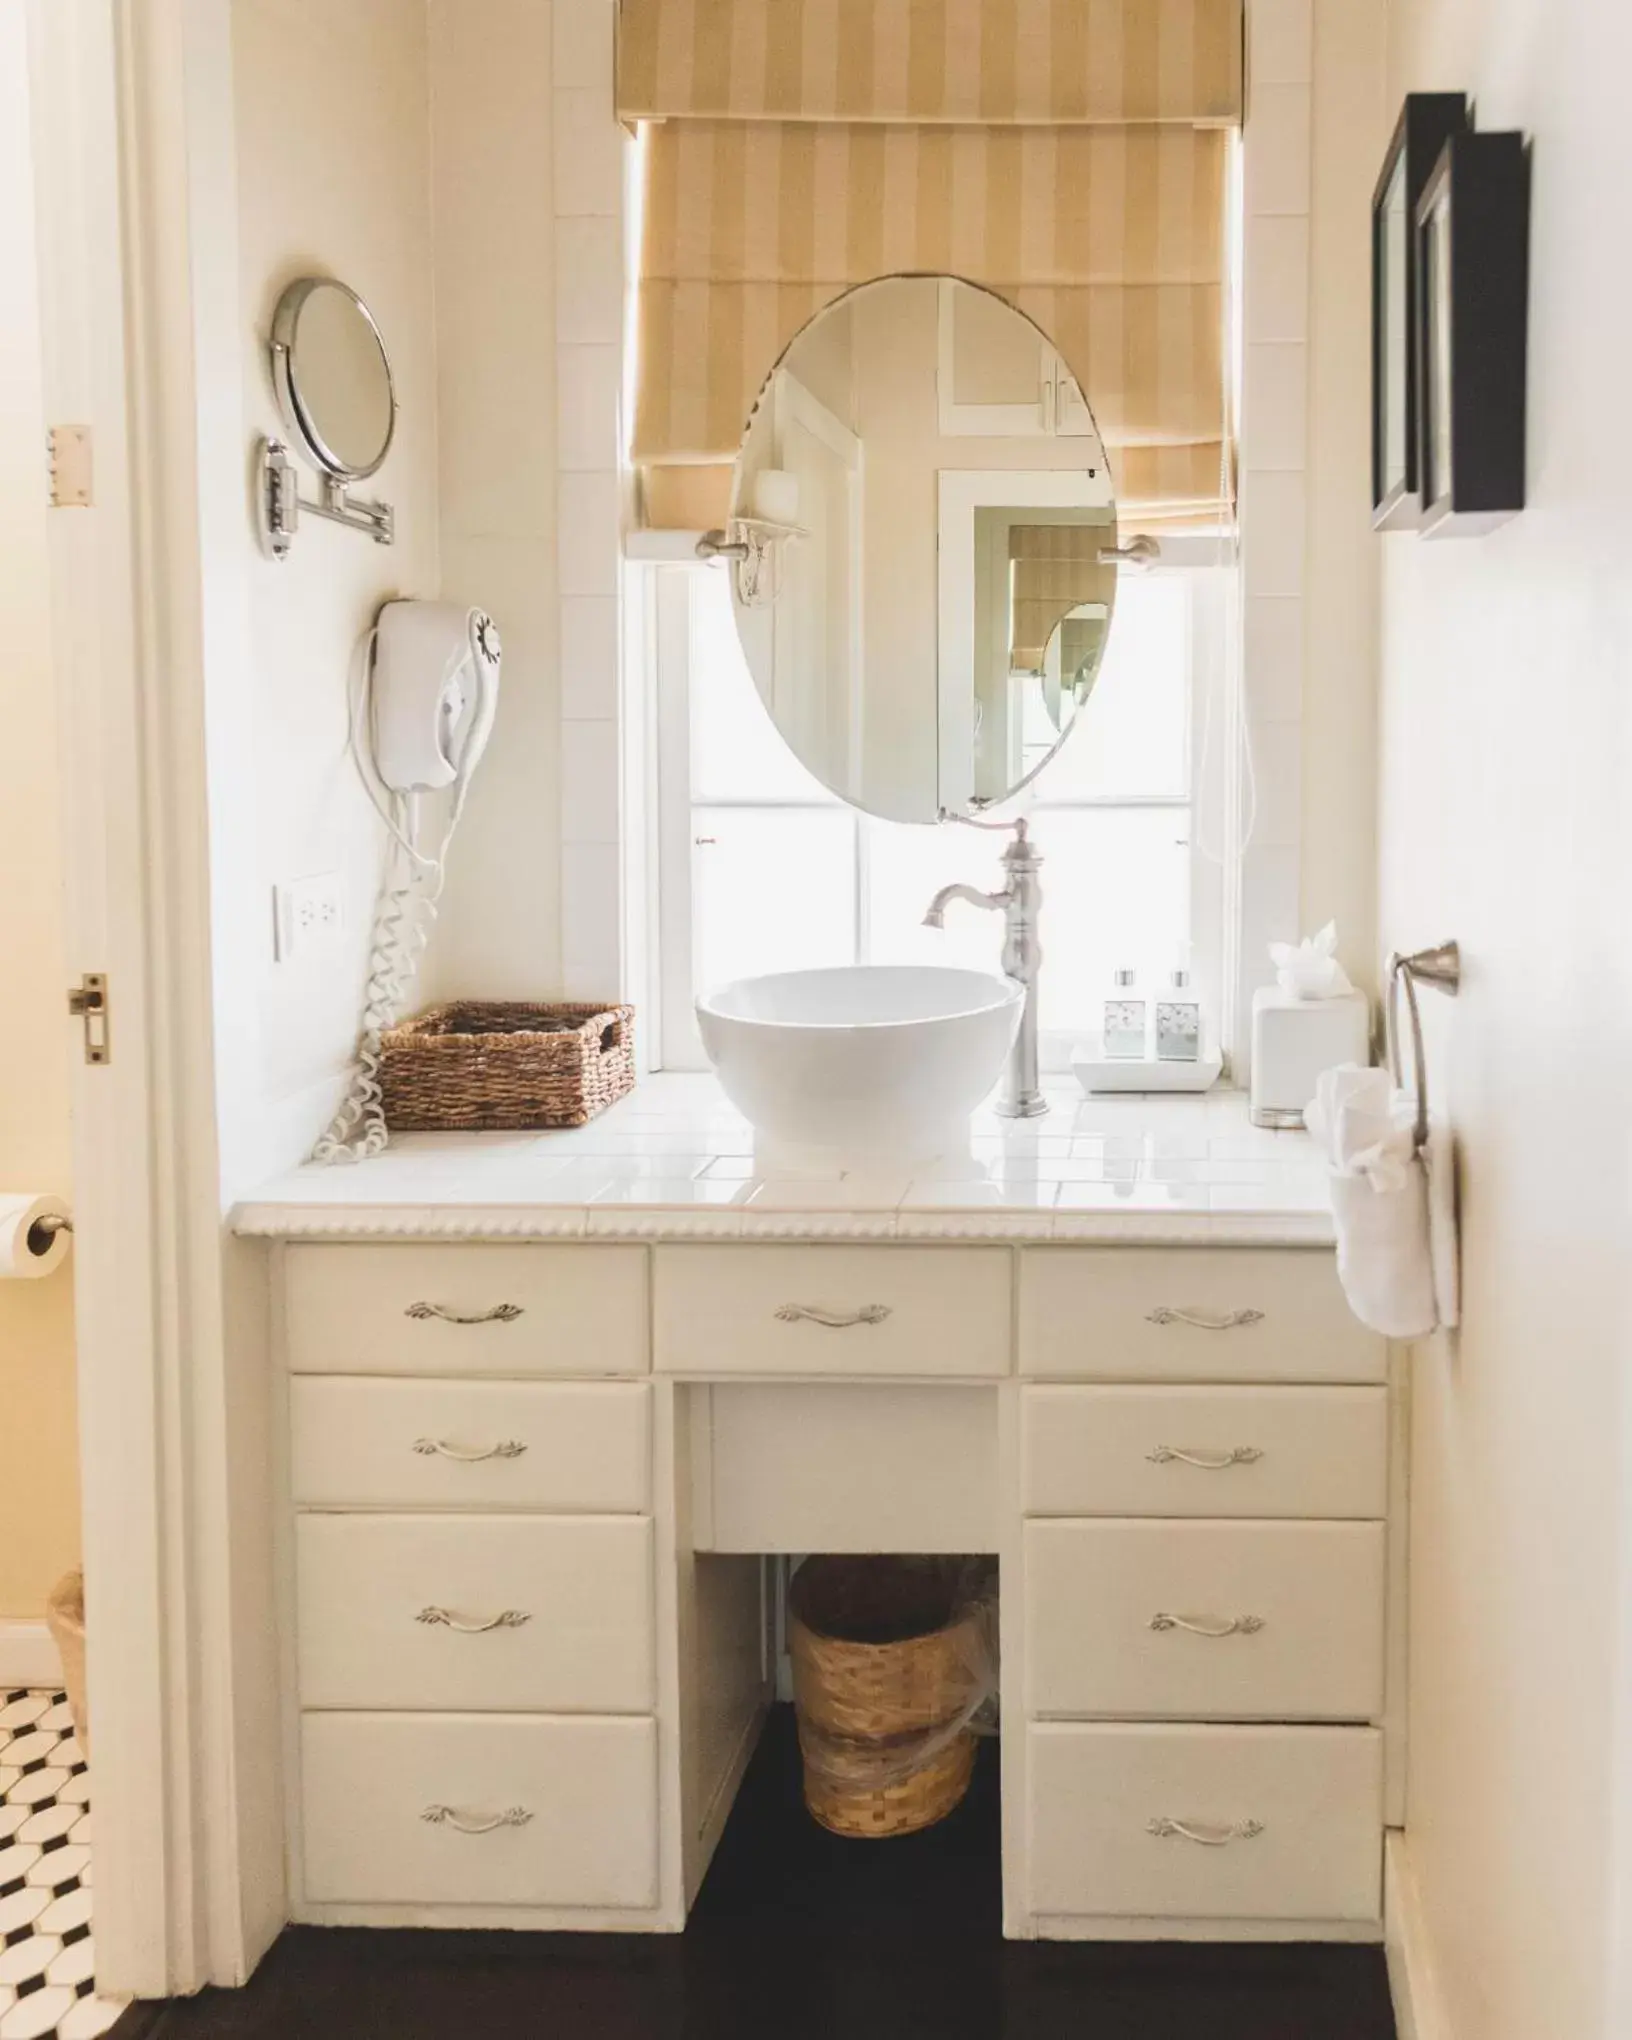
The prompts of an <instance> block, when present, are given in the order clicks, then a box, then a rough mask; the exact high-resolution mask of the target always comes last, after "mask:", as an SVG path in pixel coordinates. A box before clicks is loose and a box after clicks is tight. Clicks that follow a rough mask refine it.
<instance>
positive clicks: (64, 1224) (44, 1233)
mask: <svg viewBox="0 0 1632 2040" xmlns="http://www.w3.org/2000/svg"><path fill="white" fill-rule="evenodd" d="M73 1229H74V1221H73V1220H72V1219H71V1218H70V1217H69V1216H68V1214H67V1213H66V1212H65V1211H48V1212H47V1213H46V1214H45V1216H44V1217H43V1218H37V1219H35V1221H34V1223H33V1224H32V1225H31V1226H30V1227H29V1229H28V1250H29V1252H30V1253H31V1254H43V1253H44V1252H45V1250H46V1248H47V1247H49V1246H50V1244H51V1242H52V1241H53V1240H54V1239H55V1238H56V1236H57V1234H58V1233H59V1232H67V1233H71V1232H72V1231H73Z"/></svg>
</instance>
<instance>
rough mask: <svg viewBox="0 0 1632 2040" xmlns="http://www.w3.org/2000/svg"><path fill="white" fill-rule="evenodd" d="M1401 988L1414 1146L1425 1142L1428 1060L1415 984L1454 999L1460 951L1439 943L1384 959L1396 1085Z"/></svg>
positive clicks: (1400, 1070) (1400, 1071)
mask: <svg viewBox="0 0 1632 2040" xmlns="http://www.w3.org/2000/svg"><path fill="white" fill-rule="evenodd" d="M1402 983H1403V984H1404V986H1405V1005H1406V1011H1407V1012H1408V1013H1409V1014H1410V1016H1411V1064H1412V1076H1413V1079H1414V1081H1415V1088H1416V1099H1417V1125H1416V1145H1417V1147H1418V1148H1419V1149H1420V1148H1421V1147H1423V1146H1424V1145H1425V1143H1426V1142H1427V1139H1428V1057H1427V1054H1426V1052H1425V1051H1424V1048H1423V1045H1422V1013H1421V1010H1420V1009H1419V1007H1418V1005H1417V986H1418V984H1419V983H1421V984H1425V985H1434V986H1436V987H1437V988H1438V989H1439V990H1440V991H1442V992H1444V993H1446V994H1447V995H1448V996H1449V997H1451V998H1453V999H1454V998H1455V996H1456V994H1457V993H1458V992H1459V991H1460V990H1461V988H1462V950H1461V947H1460V945H1459V944H1457V943H1455V942H1441V943H1438V944H1436V945H1435V947H1434V948H1432V949H1418V950H1415V951H1413V952H1412V954H1411V955H1409V956H1402V955H1400V953H1399V952H1398V951H1397V950H1396V952H1395V953H1394V954H1393V955H1392V956H1391V957H1390V958H1389V959H1388V1011H1387V1024H1388V1067H1389V1069H1390V1071H1391V1072H1392V1074H1393V1078H1394V1081H1395V1083H1396V1084H1398V1085H1400V1086H1401V1087H1402V1088H1403V1087H1404V1084H1405V1071H1404V1067H1403V1064H1402V1060H1401V1056H1400V1022H1399V992H1400V986H1401V984H1402Z"/></svg>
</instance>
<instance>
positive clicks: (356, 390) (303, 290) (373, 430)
mask: <svg viewBox="0 0 1632 2040" xmlns="http://www.w3.org/2000/svg"><path fill="white" fill-rule="evenodd" d="M269 353H270V360H271V369H272V384H273V388H274V390H275V391H276V394H277V400H278V408H279V410H280V411H281V412H282V413H283V417H284V422H285V424H286V425H287V427H288V429H289V435H290V439H291V440H292V441H293V442H295V443H296V444H298V445H299V446H301V447H302V448H303V449H304V450H305V452H306V454H307V455H308V457H309V458H310V459H311V461H312V463H313V464H314V466H315V467H316V468H317V470H318V472H319V475H320V477H321V481H320V484H319V490H320V493H319V496H318V499H317V500H316V501H315V502H314V501H312V500H310V499H307V498H302V496H301V495H300V492H299V483H298V478H297V472H296V469H295V466H294V463H293V461H292V460H291V459H290V454H289V445H288V444H287V443H286V442H285V441H283V440H280V439H274V438H266V439H263V440H262V441H261V443H260V446H259V449H258V461H257V469H258V472H257V484H256V516H257V522H258V525H259V529H260V537H261V543H262V546H263V548H264V550H265V551H266V552H267V553H268V554H269V555H270V556H271V557H272V558H273V559H280V560H281V559H285V558H287V556H288V553H289V549H290V546H291V545H292V544H293V541H294V534H295V532H296V530H297V529H298V528H299V520H300V512H301V511H302V510H303V509H304V510H308V511H310V512H311V513H312V514H313V515H314V516H317V517H322V518H326V519H327V520H328V521H329V522H331V523H334V524H343V525H346V526H348V527H349V528H350V529H352V530H354V531H366V532H367V533H368V535H369V536H370V537H371V538H372V539H373V540H374V541H375V543H376V544H378V545H390V544H391V543H392V541H393V539H394V537H395V520H394V517H393V513H392V510H391V506H390V505H389V504H388V503H382V502H376V501H370V500H367V499H364V498H359V497H354V496H353V495H352V494H351V493H350V485H351V484H353V483H355V482H360V481H365V480H366V479H367V478H368V477H369V476H370V475H372V474H375V473H377V472H378V470H379V468H380V467H381V465H382V464H383V462H384V460H385V457H386V455H387V454H388V453H389V452H390V450H391V442H392V440H393V438H394V437H395V436H396V425H397V401H396V387H395V383H394V381H393V378H392V374H391V361H390V357H389V356H388V355H387V353H386V350H385V341H384V339H383V337H382V336H381V333H380V329H379V326H378V324H377V322H376V320H375V318H374V315H373V313H372V312H371V311H370V310H369V308H368V306H367V305H366V304H365V303H364V302H363V300H362V299H361V298H360V297H359V296H358V294H357V293H356V291H354V290H353V289H352V288H351V286H350V285H349V284H345V283H342V282H340V280H339V279H338V278H337V277H332V276H302V277H297V278H296V279H295V280H294V282H292V283H290V284H289V285H288V286H287V287H286V288H285V289H284V291H283V292H282V294H281V295H280V297H279V299H278V302H277V305H276V306H275V308H274V310H273V314H272V329H271V335H270V342H269Z"/></svg>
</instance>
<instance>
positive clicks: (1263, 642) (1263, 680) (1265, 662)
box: [1245, 595, 1305, 721]
mask: <svg viewBox="0 0 1632 2040" xmlns="http://www.w3.org/2000/svg"><path fill="white" fill-rule="evenodd" d="M1245 607H1246V618H1245V624H1246V670H1247V673H1248V675H1249V676H1250V681H1251V686H1252V706H1253V709H1254V711H1255V712H1256V713H1258V714H1261V715H1263V716H1266V717H1269V718H1272V719H1274V720H1278V721H1288V720H1290V721H1296V720H1297V718H1298V717H1299V716H1300V715H1301V714H1302V712H1303V675H1304V664H1305V651H1304V605H1303V601H1302V598H1301V597H1299V596H1297V595H1251V596H1249V597H1248V598H1247V602H1246V605H1245Z"/></svg>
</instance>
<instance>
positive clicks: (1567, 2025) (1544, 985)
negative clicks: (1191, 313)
mask: <svg viewBox="0 0 1632 2040" xmlns="http://www.w3.org/2000/svg"><path fill="white" fill-rule="evenodd" d="M1389 69H1390V86H1391V90H1390V94H1389V97H1390V101H1391V102H1392V103H1393V104H1394V105H1395V106H1397V104H1398V100H1399V97H1400V95H1401V94H1402V93H1403V92H1404V91H1405V90H1406V89H1408V88H1415V89H1440V90H1443V89H1448V88H1461V89H1465V90H1467V91H1469V92H1470V93H1472V94H1473V95H1474V96H1475V97H1476V99H1477V102H1478V113H1479V120H1480V125H1481V126H1483V127H1486V128H1499V127H1508V126H1512V127H1520V128H1523V129H1526V130H1527V131H1528V132H1529V133H1530V134H1531V135H1532V136H1533V137H1534V142H1535V212H1534V226H1533V271H1532V285H1531V307H1532V311H1531V346H1532V361H1531V374H1530V402H1531V413H1530V442H1529V443H1530V507H1529V509H1528V510H1527V511H1526V512H1525V514H1524V515H1523V516H1522V517H1521V518H1519V519H1518V520H1517V521H1515V522H1514V523H1512V524H1509V525H1508V526H1507V527H1506V528H1505V529H1503V530H1502V531H1500V532H1499V533H1497V534H1496V535H1494V536H1492V537H1490V538H1487V539H1485V540H1482V541H1450V540H1446V541H1436V542H1426V543H1425V542H1421V541H1418V540H1415V539H1413V538H1410V537H1407V536H1397V537H1391V538H1389V539H1387V540H1385V541H1383V542H1382V552H1383V655H1382V785H1381V812H1380V846H1381V863H1380V873H1381V876H1380V897H1381V934H1382V937H1383V940H1384V942H1385V943H1386V944H1392V945H1398V946H1406V945H1413V944H1418V943H1422V942H1428V941H1433V940H1437V939H1439V938H1442V937H1446V936H1454V937H1457V938H1459V939H1460V940H1461V942H1462V944H1463V946H1464V955H1465V958H1466V963H1467V972H1468V976H1467V983H1466V987H1465V989H1464V991H1463V994H1462V997H1461V999H1460V1000H1459V1001H1458V1003H1457V1005H1456V1006H1455V1008H1454V1009H1452V1008H1449V1007H1448V1006H1446V1005H1445V1004H1444V1003H1443V1002H1439V1001H1436V1000H1432V999H1430V1001H1429V1004H1430V1006H1431V1007H1432V1008H1433V1010H1432V1012H1431V1014H1430V1018H1431V1020H1432V1022H1433V1024H1434V1033H1435V1041H1434V1054H1433V1083H1434V1085H1435V1086H1437V1088H1438V1090H1439V1092H1440V1094H1441V1095H1442V1096H1444V1097H1446V1098H1447V1099H1448V1100H1449V1102H1450V1104H1451V1107H1452V1109H1453V1112H1454V1116H1455V1121H1456V1125H1457V1129H1458V1133H1459V1136H1460V1140H1461V1145H1462V1156H1463V1170H1464V1231H1463V1241H1464V1253H1465V1280H1466V1322H1465V1326H1464V1329H1463V1331H1462V1333H1461V1334H1460V1336H1458V1337H1456V1338H1452V1339H1448V1340H1442V1341H1436V1342H1434V1343H1433V1344H1431V1345H1429V1346H1427V1347H1425V1348H1423V1349H1421V1350H1419V1352H1418V1353H1417V1355H1416V1360H1415V1373H1414V1380H1415V1412H1414V1441H1413V1496H1414V1500H1413V1532H1412V1539H1413V1541H1412V1577H1413V1611H1412V1618H1413V1619H1412V1672H1411V1777H1410V1821H1409V1829H1408V1834H1409V1846H1410V1853H1411V1857H1412V1862H1413V1866H1414V1869H1415V1874H1416V1881H1417V1884H1418V1886H1419V1888H1420V1891H1421V1894H1422V1900H1423V1908H1424V1914H1425V1922H1426V1926H1427V1929H1428V1936H1429V1940H1430V1942H1431V1945H1432V1947H1433V1950H1434V1960H1435V1968H1436V1970H1437V1977H1438V1985H1439V1992H1440V1996H1441V1999H1442V2001H1443V2007H1444V2010H1445V2014H1446V2028H1447V2031H1448V2033H1449V2034H1451V2035H1454V2036H1455V2040H1542V2036H1546V2040H1554V2036H1557V2040H1611V2036H1612V2035H1613V2036H1615V2040H1624V2036H1625V2034H1626V2033H1627V2032H1628V2031H1629V2030H1632V2001H1629V2000H1628V1998H1627V1997H1626V1995H1625V1991H1626V1986H1627V1981H1628V1978H1627V1970H1626V1965H1627V1962H1628V1960H1629V1956H1628V1947H1627V1944H1628V1942H1629V1940H1632V1886H1629V1883H1628V1873H1629V1871H1632V1821H1629V1820H1628V1819H1627V1814H1628V1811H1629V1804H1628V1796H1627V1795H1628V1781H1629V1758H1628V1754H1627V1752H1628V1750H1629V1748H1632V1677H1629V1673H1632V1653H1629V1651H1628V1645H1629V1643H1632V1616H1629V1614H1628V1609H1629V1604H1632V1575H1629V1569H1628V1563H1627V1561H1628V1557H1629V1552H1632V1536H1629V1527H1632V1464H1629V1452H1628V1400H1629V1394H1632V1389H1629V1379H1632V1377H1629V1373H1628V1341H1627V1329H1628V1327H1627V1294H1628V1283H1627V1267H1628V1224H1627V1220H1628V1198H1627V1190H1628V1140H1627V1133H1628V1126H1629V1087H1628V1078H1627V1069H1628V1061H1627V1055H1626V1045H1627V1043H1628V1041H1629V1040H1632V973H1629V962H1628V945H1627V939H1626V917H1625V903H1626V898H1627V892H1626V887H1627V873H1628V870H1629V869H1632V797H1629V796H1632V742H1629V738H1632V731H1629V714H1632V708H1629V704H1632V572H1629V569H1628V560H1629V559H1632V496H1629V493H1628V476H1629V474H1632V412H1629V410H1628V408H1627V405H1626V403H1625V401H1624V386H1625V377H1626V366H1625V356H1626V339H1625V336H1626V331H1627V326H1628V321H1629V319H1632V282H1629V278H1628V272H1627V267H1626V261H1625V220H1624V213H1625V197H1626V194H1627V192H1628V191H1629V190H1632V123H1629V122H1628V119H1627V111H1626V98H1625V86H1626V79H1627V77H1628V75H1632V11H1628V10H1627V9H1625V8H1621V7H1610V6H1602V5H1598V6H1594V5H1588V4H1579V0H1578V4H1574V5H1559V4H1558V0H1482V4H1477V5H1476V4H1474V0H1394V4H1393V6H1392V10H1391V19H1390V47H1389ZM1385 125H1386V123H1385ZM1385 141H1386V133H1385V132H1384V130H1383V128H1381V127H1380V129H1379V133H1378V135H1377V138H1376V151H1375V153H1376V155H1377V157H1378V158H1379V159H1380V157H1381V152H1382V148H1383V146H1384V143H1385ZM1618 1683H1619V1712H1617V1684H1618ZM1617 1795H1619V1798H1618V1801H1617ZM1617 1803H1618V1804H1619V1807H1620V1812H1621V1819H1620V1824H1619V1829H1618V1832H1617V1831H1616V1827H1615V1822H1614V1820H1613V1818H1612V1815H1613V1811H1614V1809H1615V1807H1616V1805H1617ZM1617 1857H1618V1874H1619V1883H1618V1884H1617V1882H1616V1878H1617ZM1616 1963H1619V1964H1620V1970H1619V1982H1618V1986H1617V1984H1616V1983H1615V1982H1614V1981H1613V1980H1612V1979H1613V1974H1614V1965H1615V1964H1616ZM1616 1987H1618V1988H1619V1989H1620V1990H1621V1991H1622V1993H1623V1995H1622V1997H1621V2000H1620V2003H1619V2005H1618V2007H1617V2008H1614V2009H1612V1999H1611V1992H1612V1989H1614V1988H1616Z"/></svg>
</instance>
